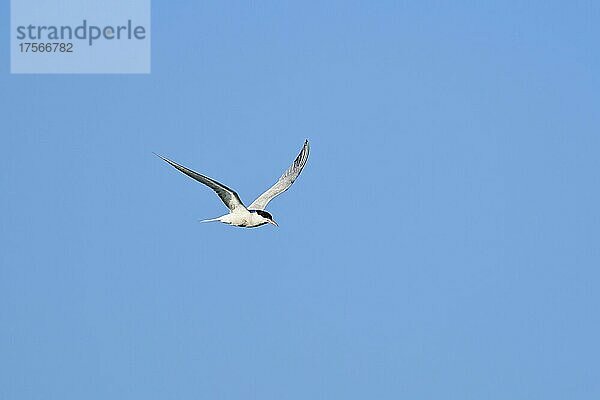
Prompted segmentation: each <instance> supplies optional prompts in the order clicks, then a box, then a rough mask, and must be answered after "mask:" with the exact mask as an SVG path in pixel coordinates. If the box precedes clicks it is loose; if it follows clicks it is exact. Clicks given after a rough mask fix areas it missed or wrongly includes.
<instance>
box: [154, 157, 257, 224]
mask: <svg viewBox="0 0 600 400" xmlns="http://www.w3.org/2000/svg"><path fill="white" fill-rule="evenodd" d="M154 154H156V153H154ZM156 156H158V157H160V158H162V159H163V160H164V161H166V162H167V163H169V164H171V165H172V166H173V167H175V168H177V169H178V170H179V171H181V172H183V173H184V174H186V175H187V176H189V177H190V178H192V179H195V180H197V181H198V182H200V183H203V184H205V185H206V186H208V187H209V188H211V189H212V190H214V191H215V192H216V193H217V194H218V195H219V197H220V198H221V200H223V203H225V205H226V206H227V208H229V210H230V211H232V212H233V211H235V210H236V209H240V208H241V209H244V210H245V209H246V207H245V206H244V203H242V200H240V196H238V194H237V193H236V192H235V191H233V190H231V189H229V188H228V187H227V186H225V185H223V184H222V183H219V182H217V181H215V180H214V179H211V178H209V177H208V176H204V175H202V174H199V173H197V172H195V171H192V170H191V169H189V168H186V167H184V166H183V165H180V164H177V163H176V162H175V161H171V160H169V159H168V158H166V157H163V156H161V155H160V154H156Z"/></svg>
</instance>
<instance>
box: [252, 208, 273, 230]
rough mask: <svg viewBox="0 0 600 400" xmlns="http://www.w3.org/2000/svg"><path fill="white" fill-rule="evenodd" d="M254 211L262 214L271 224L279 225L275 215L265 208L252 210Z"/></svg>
mask: <svg viewBox="0 0 600 400" xmlns="http://www.w3.org/2000/svg"><path fill="white" fill-rule="evenodd" d="M252 211H253V212H255V213H257V214H258V215H260V216H261V217H263V218H265V219H267V221H268V223H269V224H273V225H275V226H279V225H277V222H275V221H274V220H273V216H272V215H271V213H269V212H267V211H265V210H252Z"/></svg>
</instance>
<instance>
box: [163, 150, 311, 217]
mask: <svg viewBox="0 0 600 400" xmlns="http://www.w3.org/2000/svg"><path fill="white" fill-rule="evenodd" d="M309 150H310V146H309V144H308V140H305V141H304V145H303V146H302V150H300V153H299V154H298V156H297V157H296V159H295V160H294V162H293V163H292V165H290V167H289V168H288V169H287V170H285V172H284V173H283V175H281V177H280V178H279V179H278V180H277V182H275V184H274V185H273V186H271V187H270V188H269V189H268V190H267V191H266V192H264V193H263V194H261V195H260V196H258V198H257V199H256V200H254V201H253V202H252V204H250V205H249V206H248V207H246V206H245V205H244V203H243V202H242V200H240V196H238V194H237V193H236V192H235V191H234V190H232V189H230V188H228V187H227V186H225V185H223V184H222V183H220V182H217V181H216V180H214V179H212V178H209V177H208V176H205V175H202V174H199V173H198V172H195V171H192V170H191V169H189V168H187V167H184V166H183V165H181V164H177V163H176V162H175V161H172V160H169V159H168V158H166V157H163V156H161V155H160V154H156V153H154V154H156V156H158V157H160V158H161V159H163V160H164V161H166V162H167V163H168V164H170V165H171V166H173V167H175V168H176V169H178V170H179V171H181V172H182V173H184V174H186V175H187V176H189V177H190V178H192V179H195V180H197V181H198V182H200V183H202V184H204V185H206V186H208V187H209V188H211V189H212V190H214V191H215V192H216V193H217V195H218V196H219V197H220V198H221V200H222V201H223V203H225V206H227V208H228V209H229V214H225V215H222V216H220V217H217V218H211V219H205V220H203V221H201V222H213V221H218V222H222V223H224V224H229V225H233V226H239V227H242V228H255V227H258V226H262V225H265V224H272V225H275V226H279V225H277V222H275V221H274V220H273V216H272V215H271V214H270V213H269V212H267V211H265V208H266V207H267V204H269V202H270V201H271V200H273V199H274V198H275V197H276V196H279V195H280V194H281V193H283V192H285V191H286V190H288V189H289V188H290V186H292V183H294V181H295V180H296V178H298V176H299V175H300V172H302V169H303V168H304V166H305V165H306V161H308V153H309Z"/></svg>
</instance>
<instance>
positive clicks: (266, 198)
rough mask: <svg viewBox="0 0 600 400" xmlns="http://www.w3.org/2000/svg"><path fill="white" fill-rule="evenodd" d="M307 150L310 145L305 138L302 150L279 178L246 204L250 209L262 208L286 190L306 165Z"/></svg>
mask: <svg viewBox="0 0 600 400" xmlns="http://www.w3.org/2000/svg"><path fill="white" fill-rule="evenodd" d="M309 151H310V146H309V144H308V140H305V141H304V146H302V150H300V153H299V154H298V156H297V157H296V159H295V160H294V162H293V163H292V165H290V167H289V168H288V169H287V170H286V171H285V172H284V173H283V175H281V177H280V178H279V180H278V181H277V182H276V183H275V184H274V185H273V186H271V188H269V190H267V191H266V192H264V193H263V194H261V195H260V196H258V198H257V199H256V200H254V201H253V202H252V204H250V206H248V208H249V209H250V210H264V209H265V207H266V206H267V204H269V202H270V201H271V200H273V199H274V198H275V197H276V196H278V195H280V194H281V193H283V192H285V191H286V190H288V189H289V188H290V186H292V183H294V181H295V180H296V178H297V177H298V175H300V172H302V168H304V166H305V165H306V161H308V153H309Z"/></svg>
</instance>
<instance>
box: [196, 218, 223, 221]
mask: <svg viewBox="0 0 600 400" xmlns="http://www.w3.org/2000/svg"><path fill="white" fill-rule="evenodd" d="M218 221H221V217H217V218H211V219H203V220H201V221H200V222H218Z"/></svg>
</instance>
